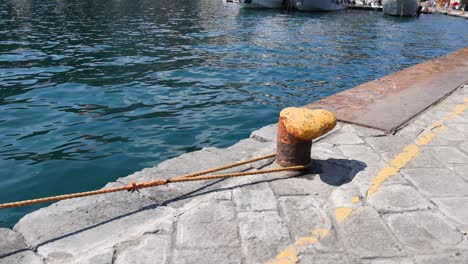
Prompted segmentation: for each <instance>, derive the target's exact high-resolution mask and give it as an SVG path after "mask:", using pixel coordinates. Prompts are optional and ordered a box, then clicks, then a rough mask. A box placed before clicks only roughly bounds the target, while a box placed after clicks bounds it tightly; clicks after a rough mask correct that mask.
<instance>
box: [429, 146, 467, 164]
mask: <svg viewBox="0 0 468 264" xmlns="http://www.w3.org/2000/svg"><path fill="white" fill-rule="evenodd" d="M430 148H431V150H430V151H431V152H432V153H435V157H436V158H437V159H438V160H439V161H440V162H442V163H443V164H444V165H457V164H460V165H463V164H466V163H467V162H468V155H467V154H465V153H463V152H462V151H460V150H459V149H458V148H456V147H450V146H431V147H430Z"/></svg>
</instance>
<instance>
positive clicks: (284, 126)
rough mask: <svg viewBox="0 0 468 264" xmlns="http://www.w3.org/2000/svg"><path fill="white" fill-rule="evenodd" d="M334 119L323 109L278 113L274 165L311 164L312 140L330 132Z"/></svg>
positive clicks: (330, 113)
mask: <svg viewBox="0 0 468 264" xmlns="http://www.w3.org/2000/svg"><path fill="white" fill-rule="evenodd" d="M335 125H336V117H335V114H333V113H332V112H330V111H327V110H323V109H314V110H310V109H306V108H296V107H288V108H285V109H283V110H282V111H281V112H280V117H279V121H278V140H277V146H276V163H278V164H279V165H280V166H283V167H289V166H297V165H307V164H309V163H310V162H311V158H310V151H311V147H312V139H314V138H317V137H319V136H321V135H324V134H325V133H327V132H329V131H330V130H332V129H333V128H334V127H335Z"/></svg>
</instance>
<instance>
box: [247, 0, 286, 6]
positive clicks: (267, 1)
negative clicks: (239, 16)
mask: <svg viewBox="0 0 468 264" xmlns="http://www.w3.org/2000/svg"><path fill="white" fill-rule="evenodd" d="M240 3H241V4H242V7H244V8H282V7H283V0H240Z"/></svg>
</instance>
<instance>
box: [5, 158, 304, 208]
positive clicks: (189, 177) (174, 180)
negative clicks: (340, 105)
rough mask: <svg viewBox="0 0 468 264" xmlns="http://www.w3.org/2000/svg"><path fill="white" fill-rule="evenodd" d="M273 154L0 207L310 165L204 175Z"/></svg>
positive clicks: (294, 168)
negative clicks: (137, 181)
mask: <svg viewBox="0 0 468 264" xmlns="http://www.w3.org/2000/svg"><path fill="white" fill-rule="evenodd" d="M274 156H275V154H274V153H273V154H269V155H265V156H261V157H258V158H253V159H249V160H245V161H240V162H236V163H232V164H229V165H226V166H222V167H218V168H213V169H209V170H204V171H200V172H196V173H191V174H186V175H182V176H178V177H174V178H170V179H158V180H153V181H147V182H141V183H135V182H131V183H130V184H129V185H126V186H121V187H115V188H106V189H101V190H95V191H88V192H80V193H72V194H64V195H58V196H51V197H45V198H38V199H32V200H25V201H18V202H11V203H3V204H0V209H4V208H12V207H19V206H27V205H32V204H39V203H47V202H56V201H60V200H66V199H72V198H79V197H86V196H92V195H98V194H104V193H112V192H120V191H132V192H133V191H138V190H140V189H144V188H150V187H155V186H161V185H166V184H168V183H177V182H189V181H204V180H213V179H224V178H233V177H241V176H248V175H255V174H264V173H274V172H281V171H292V170H303V169H306V168H308V167H309V166H310V164H308V165H299V166H291V167H284V168H275V169H265V170H257V171H245V172H233V173H223V174H215V175H205V174H208V173H212V172H216V171H220V170H226V169H231V168H234V167H238V166H241V165H244V164H248V163H252V162H256V161H259V160H263V159H267V158H272V157H274Z"/></svg>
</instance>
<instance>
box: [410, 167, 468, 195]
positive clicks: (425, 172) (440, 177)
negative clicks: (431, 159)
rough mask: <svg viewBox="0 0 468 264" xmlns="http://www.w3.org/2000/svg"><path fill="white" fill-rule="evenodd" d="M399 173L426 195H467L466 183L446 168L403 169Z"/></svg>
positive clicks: (467, 184)
mask: <svg viewBox="0 0 468 264" xmlns="http://www.w3.org/2000/svg"><path fill="white" fill-rule="evenodd" d="M401 173H402V174H403V175H404V176H405V178H407V179H408V180H410V181H411V182H412V183H413V184H414V185H416V187H417V188H418V190H419V191H420V192H421V193H422V194H424V195H426V196H464V195H468V183H467V182H465V181H464V180H462V179H461V178H460V177H459V176H458V175H456V174H455V173H454V172H453V171H452V170H450V169H446V168H416V169H404V170H402V171H401Z"/></svg>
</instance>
